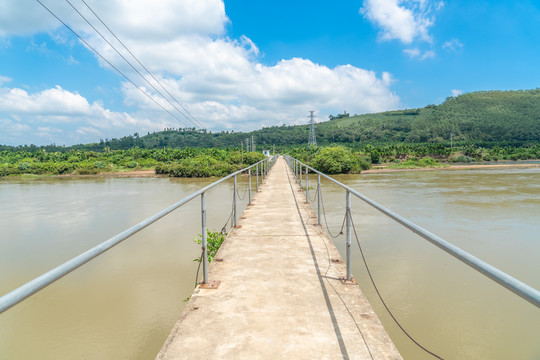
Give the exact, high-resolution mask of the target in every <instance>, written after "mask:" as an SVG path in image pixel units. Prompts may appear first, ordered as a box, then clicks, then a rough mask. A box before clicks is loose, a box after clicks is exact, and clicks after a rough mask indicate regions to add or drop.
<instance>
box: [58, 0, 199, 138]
mask: <svg viewBox="0 0 540 360" xmlns="http://www.w3.org/2000/svg"><path fill="white" fill-rule="evenodd" d="M66 1H67V0H66ZM81 1H82V2H83V3H84V5H86V7H87V8H88V9H89V10H90V11H91V12H92V14H94V16H95V17H96V18H97V19H98V20H99V21H100V22H101V24H103V26H104V27H105V28H106V29H107V30H108V31H109V32H110V33H111V34H112V36H114V38H115V39H116V40H117V41H118V42H119V43H120V44H121V45H122V46H123V47H124V49H126V51H127V52H128V53H129V54H130V55H131V56H132V57H133V58H134V59H135V61H137V63H138V64H139V65H140V66H141V67H142V68H143V69H144V70H145V71H146V72H147V73H148V75H150V76H151V77H152V79H154V81H155V82H156V83H158V84H159V86H160V87H161V88H162V89H163V90H164V91H165V92H166V93H167V94H168V95H169V96H170V97H171V98H172V99H173V100H174V101H175V102H176V103H177V104H178V105H179V106H180V107H181V108H182V109H183V110H184V111H185V112H186V113H187V114H188V115H189V116H190V117H191V119H188V120H190V121H191V122H192V123H193V122H196V123H197V124H199V126H200V127H202V128H205V126H204V125H203V124H201V122H200V121H199V120H198V119H197V118H196V117H195V116H193V114H191V113H190V112H189V110H188V109H186V107H185V106H184V105H182V103H181V102H180V101H178V99H176V97H174V96H173V95H172V94H171V93H170V92H169V91H168V90H167V89H166V88H165V86H163V84H162V83H161V82H160V81H159V80H158V79H156V77H155V76H154V75H153V74H152V73H151V72H150V70H148V68H147V67H146V66H144V65H143V63H142V62H141V61H140V60H139V59H138V58H137V57H136V56H135V54H133V52H131V50H129V48H128V47H127V46H126V45H125V44H124V42H122V40H120V39H119V38H118V36H116V34H115V33H114V31H112V30H111V28H109V26H107V24H105V22H104V21H103V20H102V19H101V17H100V16H99V15H98V14H97V13H96V12H95V11H94V10H93V9H92V8H91V7H90V5H88V4H87V3H86V1H85V0H81ZM68 3H69V1H68ZM69 4H70V5H71V3H69ZM71 6H72V7H73V5H71ZM75 10H76V9H75ZM76 11H77V10H76ZM77 12H78V11H77ZM79 14H80V13H79ZM81 16H82V15H81ZM83 18H84V17H83ZM85 20H86V19H85ZM87 22H88V21H87ZM96 32H97V30H96ZM98 33H99V32H98ZM100 35H101V34H100ZM101 37H102V38H103V35H101ZM103 39H104V40H105V41H107V40H106V39H105V38H103ZM107 43H108V44H109V45H111V44H110V43H109V42H108V41H107ZM111 47H112V45H111ZM113 48H114V47H113ZM115 50H116V49H115ZM117 52H118V51H117ZM122 58H124V57H123V56H122ZM124 60H125V58H124ZM126 62H127V60H126ZM128 63H129V62H128ZM130 65H131V64H130ZM156 91H157V90H156ZM179 112H180V111H179Z"/></svg>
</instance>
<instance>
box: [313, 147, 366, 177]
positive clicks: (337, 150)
mask: <svg viewBox="0 0 540 360" xmlns="http://www.w3.org/2000/svg"><path fill="white" fill-rule="evenodd" d="M312 165H313V167H314V168H315V169H317V170H319V171H321V172H323V173H325V174H359V173H360V172H361V171H362V169H364V168H366V167H367V168H369V164H366V163H365V161H364V160H361V159H360V157H359V156H356V155H355V154H353V153H352V152H351V151H350V150H349V149H346V148H342V147H327V148H323V149H322V150H320V151H319V152H318V154H317V155H315V159H314V160H313V163H312Z"/></svg>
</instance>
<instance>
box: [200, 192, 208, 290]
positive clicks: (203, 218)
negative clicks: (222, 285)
mask: <svg viewBox="0 0 540 360" xmlns="http://www.w3.org/2000/svg"><path fill="white" fill-rule="evenodd" d="M201 227H202V233H201V237H202V241H201V245H202V250H203V259H202V262H203V284H208V251H207V248H208V244H207V238H206V193H202V194H201Z"/></svg>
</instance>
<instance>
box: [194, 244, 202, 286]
mask: <svg viewBox="0 0 540 360" xmlns="http://www.w3.org/2000/svg"><path fill="white" fill-rule="evenodd" d="M203 256H204V250H203V251H202V253H201V257H200V258H199V266H197V275H196V276H195V287H197V285H199V270H200V269H201V263H202V258H203Z"/></svg>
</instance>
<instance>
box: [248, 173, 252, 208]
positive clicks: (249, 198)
mask: <svg viewBox="0 0 540 360" xmlns="http://www.w3.org/2000/svg"><path fill="white" fill-rule="evenodd" d="M248 182H249V186H248V204H249V205H251V168H249V169H248Z"/></svg>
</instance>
